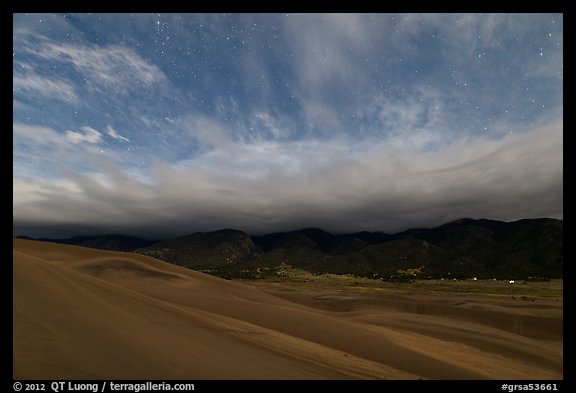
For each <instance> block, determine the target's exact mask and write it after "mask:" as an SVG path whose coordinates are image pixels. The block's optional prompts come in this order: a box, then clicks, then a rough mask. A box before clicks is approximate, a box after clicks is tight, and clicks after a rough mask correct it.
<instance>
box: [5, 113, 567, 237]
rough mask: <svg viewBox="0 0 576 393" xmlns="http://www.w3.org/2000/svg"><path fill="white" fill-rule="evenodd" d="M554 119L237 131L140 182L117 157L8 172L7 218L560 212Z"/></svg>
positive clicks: (282, 223)
mask: <svg viewBox="0 0 576 393" xmlns="http://www.w3.org/2000/svg"><path fill="white" fill-rule="evenodd" d="M562 130H563V124H562V121H561V120H560V121H556V122H554V123H551V124H548V125H544V126H540V127H536V128H534V129H531V130H528V131H526V132H524V133H515V134H512V135H510V134H509V135H507V136H506V137H504V138H503V139H493V138H488V137H474V138H467V139H461V140H458V141H456V142H454V143H452V144H450V145H447V146H445V147H444V148H442V149H440V150H435V151H432V150H431V151H427V152H421V151H415V150H413V149H410V148H405V149H402V150H401V149H398V148H397V147H390V146H388V145H386V144H383V143H378V142H373V143H367V142H357V143H353V142H352V143H350V142H351V141H344V140H337V139H335V140H332V141H330V142H320V141H318V142H317V143H308V144H304V143H301V144H298V143H296V142H289V143H269V142H266V143H250V144H246V143H237V144H229V145H226V146H225V147H221V148H220V149H214V150H212V151H210V152H208V153H206V155H205V156H203V157H200V158H198V159H196V160H190V161H188V162H187V163H186V165H181V166H179V167H175V166H173V165H169V164H166V163H161V162H158V164H157V165H156V166H155V168H154V171H153V173H152V180H153V182H152V184H150V183H144V182H142V181H140V180H137V179H135V178H132V177H130V176H128V175H126V174H125V173H123V172H122V171H121V170H119V169H114V170H108V171H107V175H106V176H105V178H106V179H107V180H106V181H102V180H98V179H97V177H95V176H94V175H90V174H82V173H75V174H73V175H71V176H69V177H68V178H66V179H60V180H59V181H61V182H62V181H65V183H64V184H66V187H64V186H62V185H61V184H58V183H56V182H54V181H48V180H28V181H27V182H26V183H25V184H24V183H22V182H20V181H17V180H15V181H14V195H15V196H18V198H16V197H15V198H14V205H13V208H14V210H13V211H14V222H15V225H14V228H15V230H18V228H24V227H26V226H28V227H30V225H32V224H34V223H37V224H38V226H50V225H51V226H58V225H63V224H66V225H78V226H81V225H85V224H86V223H92V224H91V225H92V226H93V227H92V231H97V230H98V228H100V229H101V228H106V230H111V228H112V229H115V230H118V231H123V232H125V233H134V234H139V235H149V236H155V237H169V236H176V235H182V234H185V233H188V232H193V231H196V230H204V231H205V230H215V229H218V228H223V227H234V228H238V229H241V230H245V231H248V232H251V233H261V232H267V231H274V230H287V229H295V228H301V227H306V226H320V227H323V228H326V229H328V230H331V231H335V232H338V231H348V230H350V231H354V230H364V229H367V230H384V231H388V232H395V231H399V230H402V229H406V228H408V227H411V226H415V225H418V226H426V225H438V224H440V223H442V222H446V221H449V220H452V219H456V218H459V217H464V216H466V217H476V218H481V217H487V218H493V219H501V220H515V219H519V218H526V217H541V216H546V217H562V211H563V208H562V204H563V194H562V187H563V156H562V143H563V138H562ZM250 168H252V170H250ZM71 188H72V189H74V192H70V189H71ZM38 190H41V191H42V193H41V194H39V191H38ZM30 193H33V194H34V195H35V196H34V197H30V196H29V194H30ZM84 228H85V227H84ZM101 230H103V229H101Z"/></svg>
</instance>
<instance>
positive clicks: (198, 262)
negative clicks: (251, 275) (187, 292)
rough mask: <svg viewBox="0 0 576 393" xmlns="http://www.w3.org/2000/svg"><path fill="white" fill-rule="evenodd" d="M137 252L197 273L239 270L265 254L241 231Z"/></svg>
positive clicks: (198, 236)
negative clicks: (200, 271) (203, 270)
mask: <svg viewBox="0 0 576 393" xmlns="http://www.w3.org/2000/svg"><path fill="white" fill-rule="evenodd" d="M136 252H138V253H141V254H144V255H148V256H151V257H154V258H158V259H161V260H164V261H167V262H172V263H174V264H177V265H180V266H185V267H190V268H194V269H211V268H214V267H218V268H227V267H231V268H237V267H239V266H242V265H243V264H245V263H247V262H249V261H251V260H254V259H256V258H258V257H259V256H260V255H261V253H262V251H260V249H258V248H257V247H256V246H255V245H254V243H253V242H252V239H250V237H249V236H248V235H247V234H246V233H244V232H241V231H236V230H233V229H222V230H219V231H216V232H208V233H204V232H198V233H194V234H192V235H188V236H182V237H178V238H176V239H172V240H166V241H163V242H159V243H156V244H153V245H150V246H148V247H145V248H141V249H139V250H136Z"/></svg>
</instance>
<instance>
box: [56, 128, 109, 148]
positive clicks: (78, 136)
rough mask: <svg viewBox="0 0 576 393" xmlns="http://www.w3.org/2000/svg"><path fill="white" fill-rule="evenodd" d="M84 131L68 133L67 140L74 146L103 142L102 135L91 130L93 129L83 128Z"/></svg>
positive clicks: (66, 134)
mask: <svg viewBox="0 0 576 393" xmlns="http://www.w3.org/2000/svg"><path fill="white" fill-rule="evenodd" d="M82 131H84V132H77V131H66V133H65V138H66V140H67V141H69V142H70V143H73V144H78V143H84V142H86V143H100V142H101V141H102V133H101V132H99V131H97V130H95V129H93V128H91V127H82Z"/></svg>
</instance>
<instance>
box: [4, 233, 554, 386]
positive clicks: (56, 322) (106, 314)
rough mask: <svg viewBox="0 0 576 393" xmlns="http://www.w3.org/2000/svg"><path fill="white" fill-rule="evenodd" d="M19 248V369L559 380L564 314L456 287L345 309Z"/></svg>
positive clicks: (46, 374)
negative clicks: (509, 306) (460, 295)
mask: <svg viewBox="0 0 576 393" xmlns="http://www.w3.org/2000/svg"><path fill="white" fill-rule="evenodd" d="M13 255H14V259H13V266H14V274H13V288H14V289H13V294H14V303H13V320H14V322H13V324H14V336H13V342H14V352H13V362H14V375H13V377H14V378H15V379H193V380H195V379H357V378H358V379H418V378H424V379H485V378H497V379H560V378H562V337H561V335H562V331H561V330H558V329H561V327H560V328H559V327H558V326H561V322H562V319H561V318H559V319H558V318H557V320H554V319H553V318H552V319H550V320H549V321H548V322H555V323H551V324H549V326H552V328H551V329H552V330H550V332H549V334H547V330H546V326H547V325H546V324H545V323H542V321H546V320H545V319H542V318H544V317H542V318H540V317H534V316H529V317H528V316H522V315H516V317H515V318H516V319H514V318H512V319H511V321H512V322H510V323H509V324H507V323H505V322H502V323H501V326H500V325H498V324H494V323H487V322H486V320H487V319H490V318H489V317H486V318H485V317H482V315H487V316H491V315H496V314H494V313H498V312H500V313H503V311H502V310H501V309H498V307H497V306H491V305H490V304H482V305H481V307H480V306H477V305H472V306H471V308H470V307H469V308H466V310H468V311H466V312H460V311H458V312H456V311H454V310H456V309H457V308H458V307H460V308H462V307H468V306H467V305H462V304H463V303H459V302H458V301H455V299H450V298H448V297H446V298H445V299H442V298H440V297H437V298H435V300H434V301H436V302H439V303H438V304H437V305H436V308H434V307H431V306H429V309H427V310H428V312H426V313H421V312H420V313H419V312H418V311H419V309H418V306H414V307H412V308H413V309H412V310H411V309H410V307H404V305H408V304H409V303H410V302H412V304H424V305H425V304H427V302H428V304H430V301H429V300H426V299H418V298H416V297H412V298H410V297H398V296H397V297H396V298H392V297H391V298H388V299H387V298H386V297H383V298H381V299H380V300H379V301H375V300H374V299H369V302H365V301H363V300H362V299H363V298H358V299H356V303H354V304H353V305H352V306H349V307H347V309H346V310H339V309H338V307H339V306H338V305H339V304H341V303H339V302H338V299H332V298H330V297H325V298H321V299H323V300H324V302H320V303H322V307H320V306H318V305H317V304H315V300H310V298H308V299H306V298H303V297H302V298H298V295H297V294H293V295H290V294H285V295H282V294H275V293H273V292H270V291H266V292H264V291H261V290H258V289H255V288H253V287H250V286H248V285H243V284H241V283H237V282H231V281H226V280H223V279H219V278H215V277H212V276H208V275H205V274H202V273H199V272H195V271H192V270H189V269H185V268H182V267H179V266H175V265H171V264H168V263H165V262H162V261H159V260H156V259H153V258H150V257H147V256H143V255H136V254H130V253H121V252H112V251H103V250H95V249H87V248H82V247H76V246H68V245H60V244H53V243H44V242H38V241H29V240H22V239H14V241H13ZM331 299H332V301H333V304H331V306H330V307H326V304H324V303H326V302H327V301H330V300H331ZM403 302H404V303H403ZM469 310H475V313H474V317H472V316H471V313H470V311H469ZM420 311H421V310H420ZM467 313H468V314H467ZM469 314H470V315H469ZM502 315H504V314H502ZM512 315H513V314H512ZM517 321H519V322H517ZM514 323H517V324H518V323H521V324H522V329H516V330H515V329H514V328H513V327H510V326H512V325H513V324H514ZM510 324H512V325H510ZM558 324H559V325H558ZM554 329H556V330H554Z"/></svg>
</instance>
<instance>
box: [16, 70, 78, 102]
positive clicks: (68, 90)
mask: <svg viewBox="0 0 576 393" xmlns="http://www.w3.org/2000/svg"><path fill="white" fill-rule="evenodd" d="M12 83H13V84H12V86H13V87H12V89H13V93H14V94H15V95H17V94H20V95H22V94H32V95H37V94H39V95H41V96H43V97H46V98H55V99H58V100H61V101H64V102H66V103H68V104H76V103H78V101H79V100H78V94H77V91H76V87H75V86H74V84H73V83H72V82H70V81H67V80H64V79H54V78H50V77H45V76H41V75H39V74H36V73H33V72H28V73H25V74H17V75H13V77H12Z"/></svg>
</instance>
